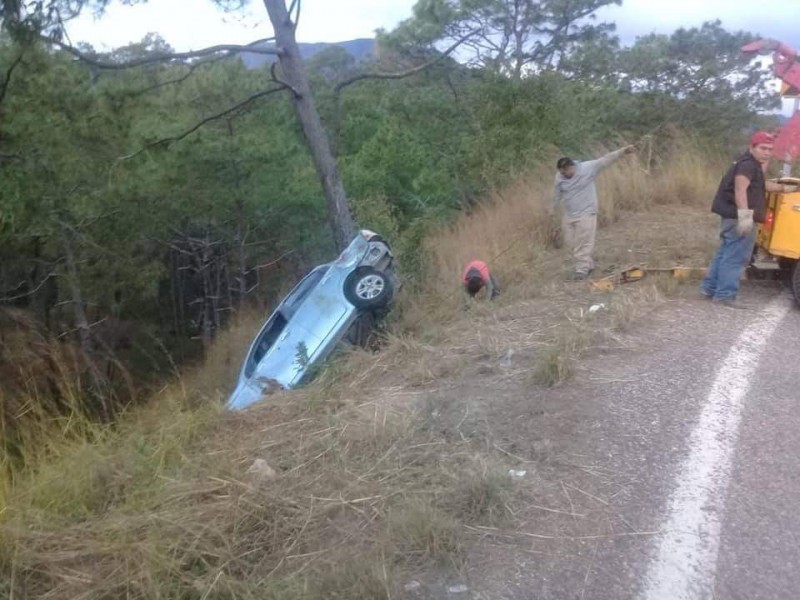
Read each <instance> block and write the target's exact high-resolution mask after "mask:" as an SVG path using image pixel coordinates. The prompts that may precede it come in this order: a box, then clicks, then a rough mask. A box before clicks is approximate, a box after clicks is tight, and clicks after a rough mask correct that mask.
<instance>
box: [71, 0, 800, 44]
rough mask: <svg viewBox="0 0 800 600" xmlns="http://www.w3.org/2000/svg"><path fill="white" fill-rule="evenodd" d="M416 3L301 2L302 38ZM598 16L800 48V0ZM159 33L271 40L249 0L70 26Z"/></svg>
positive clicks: (124, 14) (633, 5) (111, 12)
mask: <svg viewBox="0 0 800 600" xmlns="http://www.w3.org/2000/svg"><path fill="white" fill-rule="evenodd" d="M414 3H415V0H303V1H302V3H301V5H302V10H303V12H302V15H301V18H300V27H299V29H298V39H299V40H300V41H302V42H337V41H343V40H350V39H354V38H359V37H372V35H373V33H374V31H375V30H376V29H378V28H381V27H383V28H386V29H391V28H392V27H394V26H395V25H396V24H397V23H399V22H400V21H401V20H403V19H405V18H408V17H409V16H411V9H412V6H413V5H414ZM598 18H599V19H602V20H607V21H614V22H616V23H617V33H618V35H619V36H620V39H621V40H622V42H623V43H625V44H629V43H631V42H633V41H634V40H635V39H636V36H638V35H645V34H648V33H651V32H657V33H671V32H672V31H674V30H675V29H677V28H678V27H693V26H697V25H700V24H701V23H702V22H703V21H707V20H711V19H716V18H719V19H721V20H722V24H723V26H724V27H726V28H727V29H733V30H738V29H746V30H748V31H753V32H755V33H760V34H762V35H764V36H765V37H772V38H775V39H778V40H781V41H783V42H786V43H787V44H789V45H793V46H795V47H798V46H800V28H798V27H797V24H798V23H800V0H769V1H767V2H764V3H763V4H762V3H761V2H756V1H754V0H624V2H623V4H622V6H611V7H606V8H604V9H601V10H600V11H599V12H598ZM151 31H157V32H158V33H160V34H161V36H162V37H163V38H164V39H166V40H167V42H168V43H170V44H171V45H172V46H173V47H174V48H175V49H176V50H191V49H197V48H202V47H205V46H210V45H214V44H222V43H231V44H233V43H238V44H241V43H247V42H250V41H252V40H254V39H259V38H262V37H268V36H269V35H270V33H271V28H270V26H269V22H268V20H267V17H266V9H265V8H264V5H263V3H262V2H260V1H259V0H251V1H250V3H249V7H248V8H247V9H245V10H244V11H239V12H237V13H231V14H225V13H224V12H223V11H221V10H219V9H218V8H216V6H215V5H214V2H213V1H212V0H149V1H148V2H147V3H146V4H142V5H137V6H123V5H121V4H120V3H119V1H118V0H113V1H112V4H111V6H110V8H109V9H108V10H107V12H106V14H105V16H103V17H102V18H100V19H96V18H94V16H93V15H91V14H88V13H87V14H85V15H82V16H81V17H80V18H79V19H78V20H76V21H74V22H72V23H71V24H70V26H69V28H68V32H69V35H70V38H71V39H72V41H73V43H77V42H79V41H86V42H89V43H91V44H93V45H94V46H95V47H96V48H97V49H111V48H114V47H117V46H122V45H125V44H127V43H129V42H136V41H139V40H141V39H142V38H143V37H144V36H145V34H147V33H148V32H151Z"/></svg>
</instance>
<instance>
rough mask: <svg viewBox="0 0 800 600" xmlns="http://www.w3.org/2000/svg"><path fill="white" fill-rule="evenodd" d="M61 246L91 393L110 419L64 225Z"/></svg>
mask: <svg viewBox="0 0 800 600" xmlns="http://www.w3.org/2000/svg"><path fill="white" fill-rule="evenodd" d="M61 245H62V248H63V250H64V258H65V263H66V266H67V285H68V288H69V292H70V295H71V296H72V311H73V315H74V316H73V318H74V320H75V328H76V329H77V330H78V340H79V341H80V345H81V350H82V351H83V354H84V356H85V357H86V361H87V363H88V364H89V377H90V379H91V384H92V388H91V391H92V393H93V394H94V396H95V398H97V399H98V400H99V402H100V408H101V414H102V416H103V417H104V418H105V419H107V420H108V419H110V418H111V410H110V407H109V406H108V403H107V398H106V397H105V393H104V392H105V390H106V386H105V385H104V381H103V377H102V375H101V374H100V370H99V369H98V366H97V363H96V359H97V353H96V352H95V345H94V340H93V339H92V331H91V328H90V325H89V319H88V317H87V316H86V310H85V308H84V305H83V293H82V291H81V285H80V279H79V277H78V261H77V260H76V258H75V248H74V246H73V244H72V238H71V232H70V231H69V228H68V227H67V226H66V225H63V224H62V225H61Z"/></svg>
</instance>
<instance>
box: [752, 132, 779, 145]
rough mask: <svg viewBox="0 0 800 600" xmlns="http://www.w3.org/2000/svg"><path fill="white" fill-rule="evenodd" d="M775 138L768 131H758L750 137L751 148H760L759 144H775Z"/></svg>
mask: <svg viewBox="0 0 800 600" xmlns="http://www.w3.org/2000/svg"><path fill="white" fill-rule="evenodd" d="M774 143H775V138H774V137H773V136H772V134H770V133H767V132H766V131H756V132H755V133H754V134H753V135H751V136H750V147H751V148H752V147H753V146H758V145H759V144H774Z"/></svg>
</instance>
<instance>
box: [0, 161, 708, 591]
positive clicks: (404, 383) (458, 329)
mask: <svg viewBox="0 0 800 600" xmlns="http://www.w3.org/2000/svg"><path fill="white" fill-rule="evenodd" d="M701 158H702V153H701V152H695V153H694V154H689V152H688V151H687V150H686V149H685V148H684V149H683V150H682V152H678V153H677V154H675V153H672V154H671V155H668V156H667V157H666V158H664V159H662V160H661V161H660V163H659V165H660V167H659V168H660V169H662V170H661V171H655V170H651V172H650V173H646V170H647V165H643V164H641V163H640V162H639V163H637V162H635V161H634V160H633V159H626V160H629V161H630V162H628V163H627V164H625V163H623V164H622V165H618V166H616V167H614V168H612V169H611V170H609V171H608V172H607V173H605V174H604V175H603V176H602V178H601V190H600V193H601V197H602V198H603V215H602V222H603V224H604V226H605V229H603V230H602V231H601V234H600V239H599V242H598V248H599V252H598V258H599V260H600V262H601V268H602V267H603V266H608V267H610V266H620V265H626V264H631V263H636V262H655V263H658V264H670V261H678V262H685V261H690V260H691V261H692V262H694V263H695V264H700V263H702V262H704V261H705V259H706V255H707V252H708V249H709V246H710V245H711V244H713V234H712V235H711V236H710V237H711V239H708V238H709V231H710V230H709V228H708V227H706V226H705V221H702V219H705V218H706V215H705V210H704V208H705V204H706V202H707V199H708V198H709V194H708V188H709V182H708V173H707V172H706V170H705V169H706V168H707V165H708V157H705V158H704V159H703V161H701V160H700V159H701ZM698 165H703V167H702V170H701V167H700V166H698ZM714 172H715V173H716V171H714ZM551 186H552V171H551V169H550V168H545V167H543V168H542V169H540V170H538V171H535V172H534V173H532V174H530V175H529V176H527V177H526V178H523V179H521V180H519V181H518V182H517V183H516V184H514V185H512V186H510V187H509V188H507V189H505V190H501V191H498V192H497V193H496V194H494V195H493V198H491V199H490V202H488V203H487V204H486V205H485V206H483V207H480V208H478V209H476V210H475V211H474V212H473V213H472V214H470V215H465V216H464V217H463V218H461V219H460V220H459V221H458V222H457V223H455V224H454V225H453V226H452V227H451V228H450V229H448V230H447V231H444V232H441V233H439V234H438V235H436V236H434V237H432V238H430V239H429V240H428V241H427V242H426V253H427V255H428V256H429V257H430V262H429V264H428V265H427V278H426V280H425V281H426V282H427V283H428V284H429V285H427V286H426V287H425V289H424V290H423V293H422V294H421V295H419V296H417V297H415V298H405V299H403V301H402V303H401V306H400V307H399V308H400V310H398V311H397V317H396V318H397V322H396V323H395V326H394V331H393V333H392V334H391V335H390V336H389V339H388V340H387V342H386V344H385V345H384V348H383V350H382V351H381V352H380V353H377V354H372V353H367V352H362V351H354V352H347V353H342V354H340V355H339V356H337V357H335V358H334V359H333V360H332V361H330V363H329V364H328V365H327V366H326V367H325V368H324V369H323V371H322V373H321V375H320V377H319V378H318V379H317V380H316V381H315V382H314V383H313V384H312V385H310V386H308V387H306V388H304V389H301V390H297V391H294V392H291V393H283V394H276V395H274V396H272V397H271V398H270V400H269V402H268V403H264V405H263V406H256V407H253V408H252V409H251V410H248V411H245V412H242V413H235V414H231V413H222V412H221V411H220V408H219V407H220V405H221V402H220V400H221V397H222V396H223V395H224V393H225V392H226V391H227V390H228V389H229V388H230V383H231V382H232V381H233V378H235V376H236V373H237V371H238V368H239V364H240V361H241V357H242V355H243V353H244V351H245V350H246V346H247V344H248V343H249V341H250V338H251V337H252V334H253V331H254V330H255V328H256V327H257V326H258V325H259V324H260V322H261V317H262V316H261V315H252V316H250V317H247V318H243V319H242V320H241V321H240V322H239V323H237V324H235V325H234V326H233V327H232V328H231V329H230V330H229V331H228V332H227V333H226V334H225V335H224V336H222V337H221V338H220V340H219V342H218V343H217V344H216V346H215V348H214V349H213V351H212V354H211V355H210V356H209V359H208V361H207V364H206V365H205V366H204V367H202V368H198V369H196V370H193V371H191V372H189V373H186V374H184V376H183V378H181V379H180V380H178V381H176V382H175V383H174V384H171V385H170V386H168V387H167V388H165V389H164V390H162V391H161V393H160V394H158V395H156V396H155V397H154V398H153V402H151V403H150V404H149V405H148V406H147V407H144V408H141V409H138V410H135V411H131V412H130V413H129V414H127V415H125V417H124V418H123V419H122V420H121V421H120V422H119V423H118V424H117V425H115V426H114V427H99V426H94V427H92V428H91V429H89V430H87V431H85V432H83V433H82V434H81V435H80V436H76V437H71V438H70V437H69V436H55V437H53V438H52V441H51V442H50V443H49V445H48V452H46V453H44V454H42V457H43V458H42V459H41V460H31V461H29V462H28V464H29V465H34V468H28V469H26V470H24V471H23V472H19V473H17V474H16V475H15V477H14V480H13V484H12V482H11V481H10V480H7V482H6V485H5V497H4V498H3V499H2V500H3V503H2V507H1V508H0V582H2V583H0V596H2V597H5V596H10V595H11V594H12V591H13V593H14V594H16V596H15V597H27V598H75V599H89V598H92V599H94V598H98V599H99V598H142V599H144V598H148V599H149V598H175V599H190V598H191V599H202V600H210V599H214V598H217V599H222V598H226V599H229V598H230V599H232V598H242V599H251V598H252V599H255V598H267V599H276V600H277V599H288V598H292V599H296V598H300V599H308V600H316V599H322V598H341V599H356V600H357V599H370V598H397V597H402V593H403V592H402V585H403V583H405V582H407V581H408V579H409V578H410V577H411V576H413V577H414V578H417V579H420V578H424V577H425V576H426V574H428V575H430V571H431V570H433V571H435V573H434V574H438V575H441V573H442V572H445V573H451V572H457V571H459V570H461V569H463V568H464V566H465V560H466V558H465V557H466V556H467V554H468V553H467V551H466V550H467V548H466V544H467V542H466V540H465V539H464V537H463V531H464V526H465V525H486V524H492V523H497V522H501V521H503V520H506V519H511V518H513V514H515V511H514V503H515V501H516V499H515V495H514V494H513V493H512V492H513V490H512V489H511V482H510V479H509V476H508V469H509V468H510V467H516V466H517V463H518V461H517V459H516V458H515V457H514V456H512V455H510V454H508V453H507V452H501V451H497V450H496V449H495V448H494V447H493V445H492V438H491V433H487V428H482V427H480V426H479V425H480V420H481V419H486V418H490V417H489V416H487V415H490V411H491V406H490V405H488V404H486V403H483V402H478V401H475V400H474V399H472V398H470V397H469V393H468V392H469V387H468V385H465V386H464V387H461V388H460V387H459V386H460V385H464V382H470V381H485V382H487V387H489V388H491V389H493V390H498V391H497V393H502V389H501V386H502V384H503V381H505V380H507V379H509V378H510V379H514V378H519V379H520V380H523V381H529V382H530V384H532V385H534V386H551V385H556V384H558V383H561V382H563V381H565V380H566V379H568V378H569V377H570V376H571V374H572V373H573V371H574V369H575V366H576V364H577V361H579V360H580V356H581V353H582V352H584V351H585V350H586V349H587V348H589V347H591V345H592V344H595V343H597V341H598V340H599V339H600V340H602V339H603V336H609V335H610V336H613V335H616V332H618V331H620V330H624V329H628V328H630V327H631V326H633V325H634V324H635V323H636V322H637V321H638V320H639V319H641V318H642V316H643V315H644V314H646V310H648V309H650V308H651V307H652V306H654V305H655V304H657V303H658V302H660V301H661V298H662V296H670V295H673V294H678V293H679V292H680V289H679V286H677V285H676V284H674V283H673V282H667V281H665V280H660V279H654V280H653V281H652V282H647V281H645V282H641V283H638V284H632V285H631V286H628V287H625V288H621V289H619V290H616V291H615V292H614V293H613V294H603V295H597V294H592V293H591V292H590V291H589V289H588V287H587V286H584V285H580V284H578V285H576V284H567V283H564V282H563V281H562V280H563V275H564V274H565V272H566V269H565V268H564V256H563V255H562V253H561V252H560V251H559V250H558V249H556V248H554V247H553V243H552V242H553V231H552V228H551V227H550V225H549V221H548V220H547V218H546V204H547V202H548V201H549V200H550V194H551ZM687 190H690V191H691V193H689V192H688V191H687ZM694 203H699V205H701V206H702V207H703V208H702V209H699V208H696V207H695V206H694V205H693V204H694ZM701 221H702V226H698V227H691V226H688V225H691V224H693V223H697V222H701ZM710 223H711V221H709V224H710ZM474 257H479V258H484V259H485V260H488V261H489V262H490V265H491V266H492V268H493V270H494V271H495V272H496V273H497V275H498V277H499V279H500V280H501V284H505V285H504V286H503V287H504V288H505V290H504V294H503V296H502V297H501V299H500V300H498V301H497V302H494V303H488V302H476V303H471V304H469V305H467V306H465V305H464V304H463V303H462V299H461V297H460V294H459V291H460V290H459V289H458V275H459V270H460V268H461V266H462V265H463V263H464V262H465V261H467V260H469V259H471V258H474ZM673 285H675V287H674V288H671V287H670V286H673ZM598 302H599V303H604V304H606V305H607V307H608V310H606V311H601V312H598V313H596V314H593V315H590V314H589V313H588V311H587V309H588V307H589V306H590V305H592V304H594V303H598ZM523 378H525V379H523ZM448 386H450V387H453V388H454V391H452V392H451V393H450V395H449V397H450V398H452V402H451V405H450V406H445V405H443V404H442V400H441V397H440V396H437V395H434V394H433V393H432V391H433V390H435V389H437V388H442V387H448ZM542 393H544V392H542ZM60 426H61V427H62V428H63V424H61V425H60ZM488 429H491V428H488ZM50 431H52V430H50ZM256 459H261V460H263V461H265V463H266V464H268V465H269V466H270V467H271V469H272V470H273V471H274V473H266V474H265V473H264V472H263V471H261V472H258V471H257V472H251V470H250V469H251V467H252V466H254V463H255V461H256Z"/></svg>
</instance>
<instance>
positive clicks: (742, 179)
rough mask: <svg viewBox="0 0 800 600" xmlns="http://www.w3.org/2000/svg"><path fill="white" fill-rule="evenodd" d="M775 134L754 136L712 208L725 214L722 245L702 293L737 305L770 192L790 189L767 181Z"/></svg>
mask: <svg viewBox="0 0 800 600" xmlns="http://www.w3.org/2000/svg"><path fill="white" fill-rule="evenodd" d="M773 141H774V140H773V138H772V136H771V135H770V134H769V133H767V132H765V131H759V132H757V133H754V134H753V135H752V137H751V138H750V148H749V150H748V152H746V153H745V154H744V155H743V156H741V157H740V158H738V159H737V160H736V161H735V162H734V163H733V164H732V165H731V167H730V168H729V169H728V171H727V172H726V173H725V175H724V176H723V177H722V181H720V184H719V188H718V189H717V194H716V196H714V203H713V205H712V207H711V211H712V212H714V213H716V214H718V215H719V216H720V217H722V227H721V231H720V241H721V243H720V247H719V250H717V253H716V255H715V256H714V260H712V261H711V265H710V266H709V268H708V274H707V275H706V278H705V279H703V283H702V284H701V286H700V291H701V293H702V294H703V295H704V296H706V297H707V298H711V299H713V300H714V301H715V302H718V303H720V304H723V305H726V306H730V307H733V308H735V307H737V306H738V305H737V304H736V302H735V300H736V295H737V294H738V293H739V281H740V280H741V278H742V272H743V271H744V268H745V267H746V266H747V263H748V262H749V261H750V257H751V256H752V254H753V246H754V244H755V239H756V228H755V223H763V222H764V218H765V217H766V213H767V201H766V192H767V191H771V192H772V191H774V192H780V191H786V189H784V188H785V186H782V185H781V184H778V183H775V182H773V181H767V180H766V177H765V171H766V169H767V165H768V163H769V160H770V158H772V146H773Z"/></svg>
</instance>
